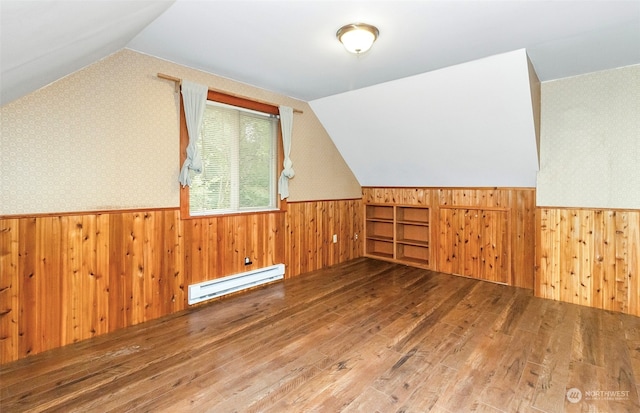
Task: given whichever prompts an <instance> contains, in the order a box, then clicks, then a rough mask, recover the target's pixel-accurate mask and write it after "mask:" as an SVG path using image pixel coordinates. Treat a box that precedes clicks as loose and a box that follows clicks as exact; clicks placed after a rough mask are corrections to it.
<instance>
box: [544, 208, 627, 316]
mask: <svg viewBox="0 0 640 413" xmlns="http://www.w3.org/2000/svg"><path fill="white" fill-rule="evenodd" d="M536 234H538V235H537V236H538V241H537V246H536V271H537V273H536V284H535V294H536V296H538V297H543V298H549V299H553V300H560V301H566V302H570V303H574V304H581V305H586V306H590V307H596V308H602V309H605V310H611V311H619V312H623V313H627V314H632V315H636V316H640V211H639V210H605V209H585V208H575V209H572V208H547V207H544V208H538V209H537V213H536Z"/></svg>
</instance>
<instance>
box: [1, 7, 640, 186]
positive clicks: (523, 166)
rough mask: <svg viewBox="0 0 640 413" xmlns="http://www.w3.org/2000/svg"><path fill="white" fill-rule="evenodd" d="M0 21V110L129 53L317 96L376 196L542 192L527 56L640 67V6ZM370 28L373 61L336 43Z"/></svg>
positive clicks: (74, 15) (61, 12) (17, 16)
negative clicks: (363, 26) (429, 189)
mask: <svg viewBox="0 0 640 413" xmlns="http://www.w3.org/2000/svg"><path fill="white" fill-rule="evenodd" d="M0 14H1V21H0V52H1V53H0V66H1V77H0V95H1V96H0V98H1V104H2V105H4V104H5V103H7V102H11V101H12V100H14V99H17V98H19V97H21V96H23V95H25V94H28V93H30V92H32V91H35V90H36V89H38V88H40V87H43V86H45V85H47V84H49V83H51V82H53V81H55V80H57V79H59V78H61V77H63V76H66V75H68V74H71V73H73V72H75V71H77V70H79V69H81V68H82V67H84V66H87V65H89V64H91V63H93V62H95V61H97V60H99V59H101V58H104V57H106V56H108V55H110V54H112V53H114V52H116V51H118V50H120V49H122V48H125V47H127V48H130V49H133V50H136V51H139V52H142V53H146V54H149V55H152V56H156V57H159V58H162V59H166V60H170V61H173V62H175V63H178V64H181V65H184V66H189V67H193V68H197V69H201V70H204V71H207V72H211V73H213V74H216V75H220V76H225V77H228V78H231V79H234V80H237V81H241V82H244V83H248V84H251V85H254V86H257V87H260V88H263V89H267V90H271V91H274V92H278V93H281V94H284V95H288V96H291V97H294V98H298V99H301V100H303V101H308V102H309V103H310V105H311V107H312V108H313V111H314V113H315V114H316V116H317V117H318V119H319V120H320V122H321V123H322V124H323V126H324V127H325V129H326V130H327V131H328V133H329V135H330V137H331V139H332V140H333V141H334V143H335V144H336V146H337V148H338V149H339V150H340V152H341V154H342V156H343V158H344V159H345V161H346V162H347V164H348V165H349V167H350V168H351V169H352V171H353V172H354V174H355V176H356V178H357V179H358V181H359V182H360V183H361V184H362V185H370V186H377V185H384V186H406V185H411V186H529V187H530V186H535V176H536V171H537V168H538V159H537V150H536V136H535V130H534V124H533V114H532V106H531V97H530V89H529V75H528V68H527V55H528V56H529V58H530V59H531V61H532V63H533V65H534V67H535V70H536V72H537V75H538V77H539V78H540V80H542V81H548V80H553V79H558V78H563V77H568V76H574V75H579V74H584V73H590V72H594V71H599V70H605V69H612V68H616V67H622V66H628V65H633V64H640V0H632V1H613V0H595V1H594V0H591V1H589V0H575V1H561V0H556V1H544V0H539V1H538V0H527V1H525V0H520V1H518V0H513V1H489V0H487V1H455V0H449V1H427V0H424V1H418V0H416V1H317V0H289V1H282V0H279V1H276V0H274V1H270V0H246V1H242V0H236V1H228V0H207V1H202V0H201V1H196V0H177V1H173V0H170V1H166V0H118V1H111V0H76V1H69V0H66V1H59V0H34V1H16V0H0ZM358 21H361V22H365V23H370V24H373V25H376V26H377V27H378V28H379V30H380V36H379V38H378V41H377V42H376V43H375V44H374V46H373V48H372V49H371V50H370V51H369V52H367V53H365V54H363V55H361V56H355V55H352V54H349V53H348V52H346V51H345V50H344V48H343V47H342V45H341V44H340V43H339V42H338V41H337V40H336V38H335V33H336V31H337V30H338V29H339V28H340V27H341V26H343V25H344V24H347V23H352V22H358ZM525 51H526V53H525ZM209 86H212V87H215V85H209ZM407 108H409V109H411V110H407ZM294 146H295V144H294ZM294 149H295V148H294Z"/></svg>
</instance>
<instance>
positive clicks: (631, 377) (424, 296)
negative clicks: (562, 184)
mask: <svg viewBox="0 0 640 413" xmlns="http://www.w3.org/2000/svg"><path fill="white" fill-rule="evenodd" d="M0 380H1V384H0V396H1V404H0V410H1V411H2V412H22V411H30V412H38V411H51V412H123V411H136V412H138V411H141V412H142V411H151V412H163V411H166V412H185V411H193V412H203V411H212V412H225V411H241V412H245V411H246V412H258V411H260V412H263V411H264V412H309V411H318V412H335V411H350V412H351V411H361V412H376V411H377V412H427V411H431V412H453V413H457V412H470V411H476V412H538V413H539V412H563V411H567V412H638V411H640V400H639V398H638V393H639V390H640V387H639V386H640V318H638V317H633V316H629V315H623V314H613V313H609V312H606V311H602V310H597V309H592V308H587V307H580V306H576V305H573V304H568V303H561V302H555V301H549V300H544V299H538V298H535V297H533V296H532V294H531V292H530V291H529V290H525V289H518V288H513V287H507V286H502V285H497V284H491V283H487V282H482V281H476V280H472V279H467V278H462V277H456V276H451V275H445V274H440V273H434V272H431V271H427V270H421V269H416V268H410V267H405V266H401V265H397V264H391V263H386V262H380V261H375V260H370V259H364V258H363V259H358V260H354V261H351V262H348V263H346V264H343V265H339V266H335V267H331V268H329V269H326V270H321V271H317V272H314V273H310V274H308V275H305V276H301V277H298V278H294V279H291V280H286V281H285V282H281V283H277V284H272V285H270V286H268V287H266V288H262V289H258V290H254V291H250V292H248V293H243V294H239V295H236V296H233V297H228V298H226V299H223V300H220V301H217V302H214V303H211V304H208V305H205V306H202V307H199V308H196V309H193V310H191V311H187V312H182V313H179V314H175V315H173V316H170V317H168V318H164V319H160V320H155V321H152V322H148V323H145V324H141V325H138V326H134V327H131V328H128V329H126V330H122V331H119V332H116V333H113V334H109V335H107V336H101V337H98V338H96V339H92V340H88V341H84V342H80V343H76V344H73V345H70V346H67V347H64V348H61V349H57V350H53V351H49V352H46V353H42V354H38V355H35V356H32V357H30V358H27V359H23V360H20V361H18V362H14V363H10V364H5V365H3V366H0ZM571 388H576V389H578V390H579V391H580V392H581V399H580V400H579V401H578V400H577V395H578V393H577V392H575V391H574V392H572V393H571V395H573V396H575V397H576V399H574V400H575V401H577V403H571V402H569V401H568V400H567V391H568V389H571Z"/></svg>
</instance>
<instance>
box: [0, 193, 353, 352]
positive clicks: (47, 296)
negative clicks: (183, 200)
mask: <svg viewBox="0 0 640 413" xmlns="http://www.w3.org/2000/svg"><path fill="white" fill-rule="evenodd" d="M362 209H363V208H362V200H361V199H352V200H329V201H308V202H295V203H292V202H290V203H289V204H288V206H287V211H286V212H275V213H261V214H243V215H233V216H223V217H216V218H196V219H189V220H182V219H180V211H179V210H178V209H177V208H176V209H154V210H142V211H110V212H98V213H96V212H88V213H76V214H57V215H55V214H47V215H39V216H31V217H6V218H0V363H5V362H9V361H13V360H17V359H20V358H23V357H26V356H28V355H31V354H36V353H40V352H42V351H45V350H48V349H52V348H56V347H60V346H64V345H66V344H69V343H73V342H77V341H81V340H84V339H87V338H90V337H94V336H98V335H101V334H104V333H107V332H112V331H116V330H119V329H121V328H124V327H128V326H131V325H134V324H138V323H141V322H144V321H148V320H153V319H156V318H159V317H162V316H165V315H168V314H172V313H175V312H177V311H181V310H183V309H185V308H187V293H186V290H187V286H188V285H189V284H193V283H198V282H201V281H205V280H209V279H214V278H219V277H223V276H226V275H230V274H235V273H239V272H243V271H246V270H251V269H256V268H262V267H265V266H268V265H272V264H275V263H284V264H285V265H286V271H285V277H286V278H290V277H295V276H297V275H299V274H302V273H305V272H308V271H313V270H317V269H321V268H324V267H327V266H330V265H334V264H338V263H341V262H345V261H347V260H351V259H353V258H357V257H360V256H361V255H362V245H361V242H360V240H355V239H354V234H355V233H359V232H362V225H363V224H362V222H363V218H362ZM333 234H336V235H337V237H338V242H337V243H335V244H334V243H333V242H332V237H333ZM246 256H249V257H250V258H251V260H252V262H253V264H252V265H250V266H245V265H244V257H246Z"/></svg>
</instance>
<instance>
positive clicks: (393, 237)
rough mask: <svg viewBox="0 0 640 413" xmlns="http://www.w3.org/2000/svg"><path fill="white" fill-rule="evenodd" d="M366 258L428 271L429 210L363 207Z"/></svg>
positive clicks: (379, 206)
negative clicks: (379, 259) (364, 210)
mask: <svg viewBox="0 0 640 413" xmlns="http://www.w3.org/2000/svg"><path fill="white" fill-rule="evenodd" d="M365 208H366V212H365V238H366V244H365V245H366V250H365V255H367V256H369V257H372V258H381V259H385V260H391V261H394V262H399V263H403V264H408V265H413V266H419V267H424V268H429V258H430V252H429V240H430V236H431V234H430V232H429V231H430V230H429V219H430V215H429V208H428V207H422V206H404V205H391V204H384V205H380V204H368V205H365Z"/></svg>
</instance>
